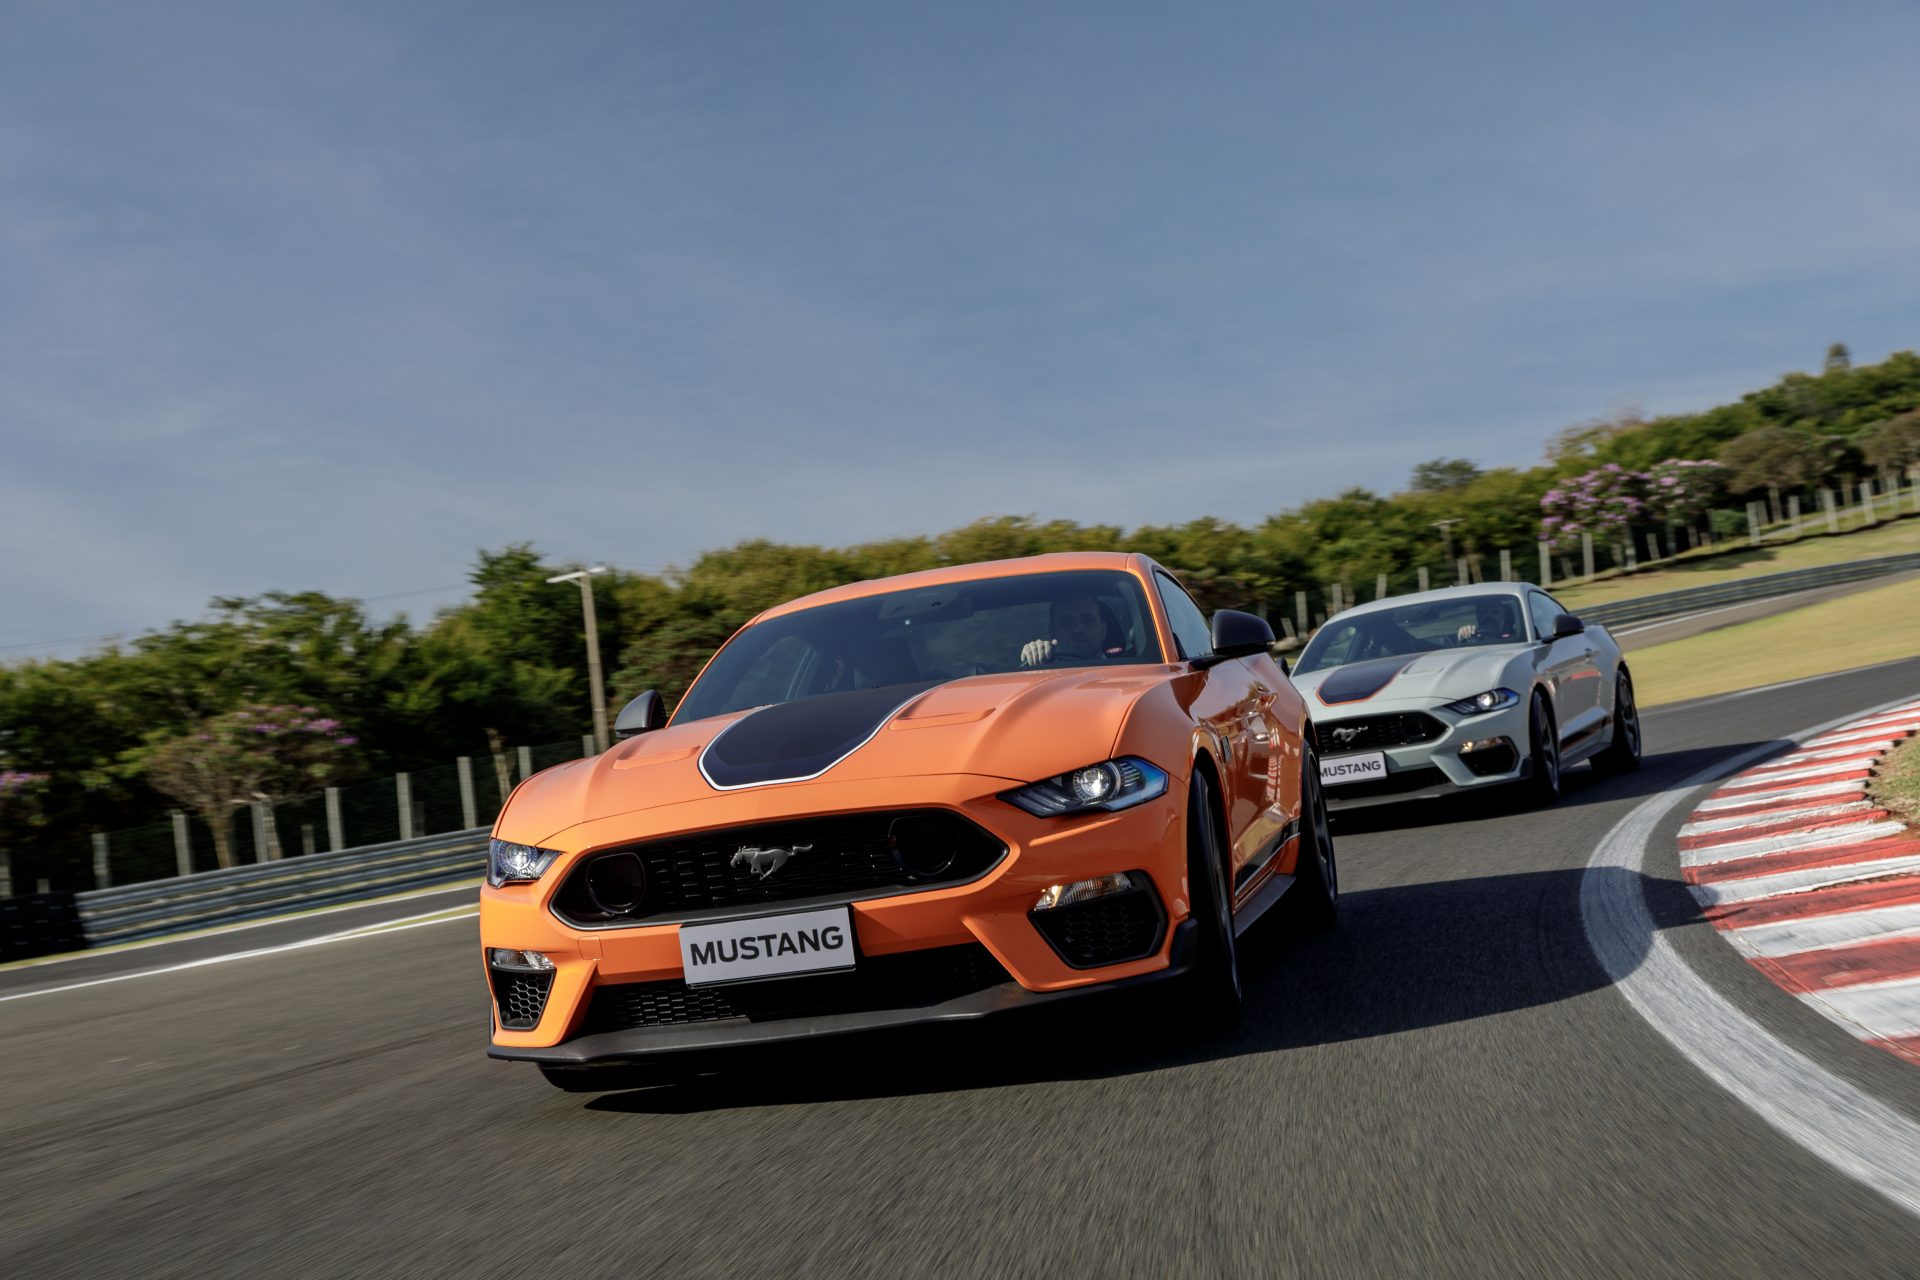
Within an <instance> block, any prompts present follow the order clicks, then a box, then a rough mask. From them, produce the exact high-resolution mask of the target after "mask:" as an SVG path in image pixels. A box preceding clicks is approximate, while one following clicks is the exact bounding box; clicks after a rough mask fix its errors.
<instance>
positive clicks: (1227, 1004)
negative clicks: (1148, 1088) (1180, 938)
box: [1183, 769, 1241, 1032]
mask: <svg viewBox="0 0 1920 1280" xmlns="http://www.w3.org/2000/svg"><path fill="white" fill-rule="evenodd" d="M1229 884H1230V881H1229V880H1228V879H1227V858H1226V842H1225V841H1224V840H1222V839H1221V838H1220V811H1219V808H1218V807H1217V806H1216V805H1215V804H1214V801H1213V785H1212V784H1211V783H1210V782H1209V781H1208V779H1207V775H1206V774H1204V773H1202V772H1201V771H1200V770H1198V769H1195V770H1194V773H1193V780H1192V782H1191V783H1189V784H1188V787H1187V893H1188V895H1189V897H1190V898H1191V900H1192V903H1191V907H1192V912H1193V918H1194V919H1195V920H1196V921H1198V922H1199V925H1200V938H1199V948H1198V949H1199V958H1198V960H1197V961H1196V963H1195V964H1194V967H1193V973H1192V974H1191V976H1190V977H1189V978H1188V979H1187V981H1186V983H1185V986H1186V988H1187V990H1186V997H1187V998H1186V1001H1185V1004H1184V1008H1183V1012H1184V1014H1185V1016H1186V1017H1187V1018H1188V1019H1190V1021H1191V1022H1192V1024H1193V1025H1194V1027H1195V1029H1197V1030H1200V1031H1203V1032H1204V1031H1226V1030H1230V1029H1231V1028H1232V1027H1233V1026H1234V1025H1235V1024H1236V1023H1237V1022H1239V1020H1240V1004H1241V990H1240V951H1239V945H1238V943H1237V942H1236V941H1235V939H1234V936H1233V893H1232V890H1231V889H1230V888H1229V887H1228V886H1229Z"/></svg>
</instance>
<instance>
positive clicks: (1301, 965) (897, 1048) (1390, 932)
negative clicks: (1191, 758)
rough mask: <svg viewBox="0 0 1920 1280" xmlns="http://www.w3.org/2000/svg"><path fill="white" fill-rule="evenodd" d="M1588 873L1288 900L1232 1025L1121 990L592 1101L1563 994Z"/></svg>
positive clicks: (983, 1061)
mask: <svg viewBox="0 0 1920 1280" xmlns="http://www.w3.org/2000/svg"><path fill="white" fill-rule="evenodd" d="M1583 874H1584V871H1583V870H1555V871H1537V872H1525V873H1521V874H1515V875H1493V876H1484V877H1477V878H1468V879H1452V880H1442V881H1435V882H1432V883H1427V884H1415V885H1400V886H1395V887H1392V888H1384V889H1370V890H1366V891H1363V892H1359V893H1350V894H1347V895H1346V896H1345V897H1344V898H1343V900H1342V904H1341V922H1340V926H1339V928H1338V929H1336V930H1335V931H1334V932H1332V933H1329V934H1321V935H1313V936H1302V935H1300V934H1299V933H1298V932H1297V930H1295V929H1294V928H1292V927H1291V925H1292V921H1291V917H1290V916H1288V915H1287V914H1286V913H1285V912H1284V910H1283V911H1282V912H1279V913H1276V914H1277V916H1278V917H1279V918H1277V919H1270V920H1268V921H1263V922H1262V924H1261V927H1260V928H1259V929H1257V930H1255V931H1254V932H1253V933H1252V934H1250V935H1249V936H1248V937H1247V938H1246V939H1245V940H1244V943H1243V952H1242V964H1243V974H1244V977H1245V980H1246V986H1247V1009H1246V1015H1245V1017H1244V1019H1243V1020H1242V1023H1241V1025H1240V1026H1239V1028H1238V1029H1236V1030H1235V1031H1234V1032H1232V1033H1230V1034H1224V1035H1216V1036H1211V1037H1197V1038H1196V1037H1193V1036H1190V1035H1187V1034H1184V1033H1183V1032H1182V1031H1181V1030H1180V1026H1181V1024H1180V1021H1179V1019H1178V1017H1177V1011H1176V1010H1175V1009H1174V1008H1173V1007H1172V1006H1171V1004H1170V1003H1169V1002H1168V1001H1166V1000H1165V999H1164V998H1156V997H1153V996H1148V995H1130V996H1126V997H1118V996H1106V997H1100V998H1096V999H1091V1000H1088V1001H1084V1002H1080V1003H1078V1004H1075V1005H1071V1006H1060V1007H1058V1008H1056V1009H1050V1010H1048V1011H1047V1012H1045V1013H1044V1014H1041V1013H1038V1012H1037V1011H1036V1012H1035V1013H1032V1014H1028V1015H1025V1016H1009V1017H1006V1018H1003V1019H1000V1020H996V1021H991V1022H984V1023H975V1024H963V1025H958V1026H948V1027H933V1028H926V1029H918V1030H910V1031H902V1032H889V1033H873V1034H867V1035H861V1036H858V1037H844V1038H839V1039H835V1040H830V1041H824V1042H819V1043H813V1044H805V1045H801V1046H798V1047H791V1048H790V1047H781V1046H769V1047H765V1048H761V1049H755V1050H741V1051H737V1052H735V1053H733V1054H731V1055H729V1056H727V1057H725V1058H720V1059H716V1060H712V1061H710V1062H708V1063H707V1064H705V1066H704V1069H703V1071H702V1073H701V1074H699V1075H697V1076H695V1077H693V1078H691V1079H688V1080H685V1081H682V1082H681V1083H677V1084H673V1085H664V1086H660V1087H656V1088H650V1089H640V1090H633V1091H629V1092H623V1093H612V1094H604V1095H600V1096H598V1097H596V1098H594V1099H592V1100H591V1101H588V1102H586V1103H585V1106H586V1107H587V1108H589V1109H591V1110H595V1111H602V1112H611V1113H634V1114H681V1113H691V1112H706V1111H724V1110H731V1109H736V1108H746V1107H766V1106H780V1105H807V1104H813V1103H821V1102H831V1101H848V1100H856V1099H863V1098H879V1097H900V1096H909V1095H918V1094H932V1093H952V1092H966V1091H970V1090H978V1089H997V1088H1005V1087H1009V1086H1020V1085H1030V1084H1037V1083H1044V1082H1057V1081H1063V1080H1092V1079H1104V1078H1112V1077H1121V1076H1128V1075H1136V1074H1143V1073H1148V1072H1154V1071H1161V1070H1165V1069H1168V1068H1175V1067H1180V1066H1185V1065H1189V1064H1193V1063H1200V1062H1207V1061H1214V1060H1220V1059H1228V1058H1235V1057H1241V1056H1245V1055H1253V1054H1267V1053H1276V1052H1286V1051H1291V1050H1298V1049H1304V1048H1307V1047H1310V1046H1315V1045H1326V1044H1334V1043H1339V1042H1344V1041H1350V1040H1357V1039H1366V1038H1372V1037H1380V1036H1392V1035H1396V1034H1400V1033H1405V1032H1413V1031H1418V1030H1421V1029H1423V1028H1429V1027H1435V1026H1439V1025H1444V1024H1450V1023H1459V1022H1466V1021H1469V1020H1472V1019H1477V1018H1485V1017H1490V1016H1494V1015H1498V1014H1506V1013H1511V1012H1514V1011H1516V1010H1522V1009H1528V1008H1533V1007H1537V1006H1543V1005H1549V1004H1553V1003H1556V1002H1558V1001H1562V1000H1567V999H1570V998H1573V997H1576V996H1581V995H1585V994H1588V993H1590V992H1594V991H1597V990H1600V989H1601V988H1603V987H1605V986H1606V985H1607V979H1606V976H1605V974H1604V972H1603V971H1602V970H1601V968H1600V966H1599V964H1598V962H1597V961H1596V960H1595V959H1594V957H1593V955H1592V953H1591V952H1590V951H1589V950H1588V947H1587V944H1586V941H1585V934H1584V931H1583V929H1582V927H1581V924H1580V905H1579V899H1580V890H1581V880H1582V876H1583ZM1594 874H1596V875H1604V876H1623V877H1629V878H1630V879H1632V880H1633V881H1635V882H1638V883H1637V885H1636V887H1637V888H1639V889H1642V890H1644V891H1645V893H1646V895H1647V896H1646V900H1647V902H1648V905H1649V908H1650V910H1651V913H1652V915H1653V917H1654V920H1655V922H1656V926H1657V927H1659V928H1663V929H1664V928H1670V927H1674V926H1678V925H1684V924H1691V923H1695V922H1697V921H1698V920H1699V918H1700V917H1699V914H1698V911H1697V910H1696V908H1695V907H1694V904H1693V900H1692V898H1691V897H1689V896H1688V894H1687V891H1686V889H1685V887H1684V886H1682V885H1680V884H1678V883H1677V882H1671V881H1661V880H1655V879H1652V878H1650V877H1645V876H1642V875H1639V874H1635V873H1629V872H1624V871H1618V870H1611V869H1600V870H1596V871H1595V872H1594ZM1283 907H1284V904H1283Z"/></svg>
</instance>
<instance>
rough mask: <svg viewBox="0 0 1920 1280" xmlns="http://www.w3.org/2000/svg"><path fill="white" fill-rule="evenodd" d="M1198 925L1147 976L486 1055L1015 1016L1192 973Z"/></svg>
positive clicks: (629, 1056) (722, 1044)
mask: <svg viewBox="0 0 1920 1280" xmlns="http://www.w3.org/2000/svg"><path fill="white" fill-rule="evenodd" d="M1198 935H1199V924H1198V923H1197V922H1196V921H1194V920H1192V919H1187V920H1184V921H1182V922H1181V923H1180V924H1179V925H1178V926H1177V927H1175V928H1174V929H1173V930H1172V931H1171V936H1170V938H1169V946H1168V956H1167V963H1166V964H1165V965H1164V966H1163V967H1161V968H1159V969H1155V970H1153V971H1151V972H1148V973H1138V974H1135V975H1134V976H1132V977H1130V978H1118V979H1113V980H1110V981H1098V980H1096V981H1091V982H1087V983H1083V984H1082V985H1080V986H1076V987H1064V988H1061V989H1059V990H1055V991H1029V990H1027V989H1026V988H1025V987H1022V986H1021V985H1020V984H1019V983H1018V982H1014V981H1012V980H1009V981H1007V982H1003V983H1000V984H999V985H997V986H993V987H988V988H987V989H986V990H984V991H975V992H972V993H970V994H968V995H964V996H960V997H957V998H955V999H952V1000H947V1001H943V1002H941V1003H939V1004H933V1005H926V1006H923V1007H920V1008H913V1009H872V1010H864V1011H861V1012H858V1013H831V1014H821V1015H817V1016H813V1017H792V1018H774V1019H770V1020H766V1021H754V1020H749V1019H738V1020H730V1021H727V1022H709V1023H694V1024H691V1025H687V1026H667V1027H644V1028H636V1029H633V1030H625V1031H608V1032H602V1033H600V1034H598V1035H585V1036H579V1037H576V1038H575V1039H572V1040H568V1041H565V1042H563V1043H561V1044H558V1045H554V1046H552V1047H550V1048H520V1047H515V1046H510V1045H502V1044H500V1043H498V1042H496V1043H494V1044H492V1045H491V1046H489V1047H488V1049H487V1056H488V1057H491V1058H500V1059H503V1060H505V1061H509V1062H538V1063H542V1064H544V1065H546V1066H550V1067H603V1066H618V1065H620V1064H622V1063H631V1062H637V1061H641V1060H644V1059H647V1058H653V1057H657V1056H659V1055H662V1054H682V1053H699V1052H703V1051H704V1052H711V1051H714V1050H720V1049H730V1048H738V1047H742V1046H746V1045H758V1044H778V1043H780V1042H782V1041H794V1040H818V1039H821V1038H822V1037H826V1036H837V1035H852V1034H855V1033H858V1032H862V1031H878V1030H884V1029H887V1028H890V1027H909V1026H927V1025H932V1024H935V1023H943V1022H971V1021H974V1020H977V1019H980V1018H988V1017H992V1016H994V1015H996V1014H1005V1013H1014V1012H1017V1011H1019V1010H1022V1009H1035V1008H1040V1007H1042V1006H1046V1005H1053V1004H1057V1003H1059V1002H1060V1001H1062V1000H1073V999H1076V998H1079V997H1083V996H1092V995H1104V994H1110V993H1114V992H1123V991H1130V990H1134V989H1138V988H1141V987H1148V986H1153V985H1156V984H1158V983H1161V982H1164V981H1167V980H1168V979H1172V978H1177V977H1179V976H1180V975H1182V974H1184V973H1187V972H1189V971H1191V970H1192V968H1193V965H1194V957H1195V952H1196V950H1197V946H1198V941H1197V940H1198Z"/></svg>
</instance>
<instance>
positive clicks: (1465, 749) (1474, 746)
mask: <svg viewBox="0 0 1920 1280" xmlns="http://www.w3.org/2000/svg"><path fill="white" fill-rule="evenodd" d="M1507 745H1508V743H1507V740H1506V739H1505V738H1481V739H1480V740H1479V741H1478V742H1464V743H1462V744H1460V754H1461V755H1463V756H1464V755H1466V754H1467V753H1469V752H1472V751H1491V750H1493V749H1494V748H1495V747H1504V746H1507Z"/></svg>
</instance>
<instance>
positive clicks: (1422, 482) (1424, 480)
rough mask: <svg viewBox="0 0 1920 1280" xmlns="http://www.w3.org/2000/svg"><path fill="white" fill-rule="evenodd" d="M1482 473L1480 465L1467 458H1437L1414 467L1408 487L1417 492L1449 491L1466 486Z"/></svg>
mask: <svg viewBox="0 0 1920 1280" xmlns="http://www.w3.org/2000/svg"><path fill="white" fill-rule="evenodd" d="M1482 474H1483V473H1482V472H1481V470H1480V468H1479V467H1477V466H1475V465H1474V464H1473V463H1471V462H1469V461H1467V460H1466V459H1465V458H1435V459H1433V460H1432V461H1431V462H1422V463H1420V464H1419V465H1417V466H1415V467H1414V469H1413V478H1412V479H1411V480H1409V481H1408V482H1407V487H1408V488H1410V489H1411V490H1412V491H1413V492H1415V493H1447V492H1450V491H1452V490H1455V489H1464V488H1466V487H1467V486H1468V485H1470V484H1472V483H1473V482H1474V481H1475V480H1478V479H1479V478H1480V477H1481V475H1482Z"/></svg>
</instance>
